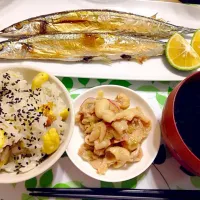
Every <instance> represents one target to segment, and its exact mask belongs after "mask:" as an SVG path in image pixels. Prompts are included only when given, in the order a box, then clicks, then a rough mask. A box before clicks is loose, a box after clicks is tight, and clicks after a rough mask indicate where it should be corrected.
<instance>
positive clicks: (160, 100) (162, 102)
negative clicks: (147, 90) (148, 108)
mask: <svg viewBox="0 0 200 200" xmlns="http://www.w3.org/2000/svg"><path fill="white" fill-rule="evenodd" d="M156 100H157V101H158V103H159V104H160V105H161V106H164V105H165V102H166V100H167V97H166V96H164V95H162V94H159V93H158V92H157V93H156Z"/></svg>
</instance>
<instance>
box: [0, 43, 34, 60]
mask: <svg viewBox="0 0 200 200" xmlns="http://www.w3.org/2000/svg"><path fill="white" fill-rule="evenodd" d="M30 49H31V47H30V46H29V45H27V44H26V43H23V42H18V41H9V40H8V41H4V42H1V43H0V59H23V58H24V57H25V56H27V54H28V52H29V51H30Z"/></svg>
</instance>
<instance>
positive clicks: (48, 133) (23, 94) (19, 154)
mask: <svg viewBox="0 0 200 200" xmlns="http://www.w3.org/2000/svg"><path fill="white" fill-rule="evenodd" d="M29 70H32V71H34V73H33V72H31V71H29ZM28 71H29V73H28ZM39 72H40V70H34V69H26V67H24V68H23V67H22V68H20V67H19V68H13V69H12V68H11V69H9V70H7V69H4V70H3V73H2V71H1V72H0V94H1V98H0V182H1V183H8V182H11V183H13V182H19V181H23V180H26V179H29V178H31V177H33V176H36V175H38V174H39V173H42V172H43V171H45V170H46V169H48V168H49V167H50V166H51V165H52V164H54V163H55V162H56V161H57V160H58V159H59V157H60V156H61V155H62V154H63V153H64V151H65V149H66V148H67V144H68V142H69V139H70V137H71V133H72V129H73V124H74V113H73V106H72V102H71V99H70V97H69V94H68V93H67V90H66V89H65V87H64V86H63V85H62V84H61V83H60V81H59V80H58V79H56V78H54V77H52V76H50V78H49V80H47V81H45V82H44V83H42V85H41V87H35V88H34V84H36V85H37V81H36V82H35V83H34V81H32V80H34V77H36V75H37V74H38V73H39ZM44 74H46V73H44ZM47 75H48V74H47ZM68 114H69V116H68ZM44 163H45V164H44ZM36 168H42V170H39V171H38V170H36ZM27 174H29V177H27V178H25V175H27ZM10 175H12V177H13V175H15V176H17V177H20V176H21V180H19V179H17V178H16V179H14V180H12V181H11V180H8V179H7V178H6V177H4V176H10ZM2 177H4V178H2ZM5 179H6V180H5ZM12 179H13V178H12Z"/></svg>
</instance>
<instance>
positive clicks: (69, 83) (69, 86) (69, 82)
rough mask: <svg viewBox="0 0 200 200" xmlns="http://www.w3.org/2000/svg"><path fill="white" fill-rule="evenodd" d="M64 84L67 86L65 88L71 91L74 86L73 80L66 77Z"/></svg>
mask: <svg viewBox="0 0 200 200" xmlns="http://www.w3.org/2000/svg"><path fill="white" fill-rule="evenodd" d="M62 83H63V84H64V85H65V87H66V88H67V89H68V90H69V91H70V90H71V89H72V87H73V85H74V83H73V80H72V79H71V78H69V77H64V78H63V79H62Z"/></svg>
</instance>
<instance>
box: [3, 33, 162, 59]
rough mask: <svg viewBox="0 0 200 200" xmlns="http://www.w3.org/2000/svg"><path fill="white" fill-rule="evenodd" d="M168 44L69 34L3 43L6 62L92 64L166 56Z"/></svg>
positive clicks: (103, 34)
mask: <svg viewBox="0 0 200 200" xmlns="http://www.w3.org/2000/svg"><path fill="white" fill-rule="evenodd" d="M164 49H165V43H163V42H160V41H154V40H149V39H142V38H138V37H135V36H132V35H120V34H110V33H102V34H100V33H91V34H84V33H76V34H74V33H69V34H51V35H37V36H32V37H27V38H23V39H19V40H12V41H10V40H7V41H4V42H1V43H0V58H2V59H51V60H63V61H91V60H104V59H110V60H118V59H125V60H131V59H137V60H138V61H140V62H142V61H143V60H145V59H146V58H149V57H152V56H159V55H162V54H163V52H164Z"/></svg>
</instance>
